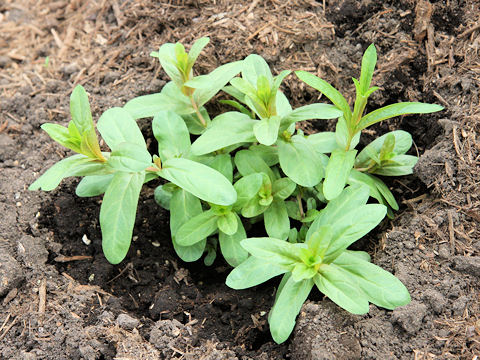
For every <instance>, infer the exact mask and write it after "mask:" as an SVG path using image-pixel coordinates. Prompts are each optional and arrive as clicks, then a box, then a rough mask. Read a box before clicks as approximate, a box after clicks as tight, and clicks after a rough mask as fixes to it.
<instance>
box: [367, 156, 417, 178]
mask: <svg viewBox="0 0 480 360" xmlns="http://www.w3.org/2000/svg"><path fill="white" fill-rule="evenodd" d="M417 161H418V158H417V157H416V156H412V155H397V156H395V157H393V158H392V159H391V160H389V161H386V162H382V166H381V167H378V168H375V169H374V170H372V173H374V174H378V175H383V176H401V175H409V174H412V173H413V167H414V166H415V164H416V163H417Z"/></svg>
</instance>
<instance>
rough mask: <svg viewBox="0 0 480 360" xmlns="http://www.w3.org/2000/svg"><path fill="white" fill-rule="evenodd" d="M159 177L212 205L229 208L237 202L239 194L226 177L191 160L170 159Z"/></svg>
mask: <svg viewBox="0 0 480 360" xmlns="http://www.w3.org/2000/svg"><path fill="white" fill-rule="evenodd" d="M158 175H160V176H161V177H162V178H164V179H166V180H168V181H170V182H172V183H174V184H175V185H177V186H179V187H181V188H182V189H185V190H187V191H188V192H190V193H192V194H193V195H195V196H196V197H198V198H200V199H202V200H204V201H207V202H210V203H214V204H218V205H224V206H228V205H232V204H234V203H235V201H236V200H237V193H236V192H235V189H234V188H233V186H232V184H231V183H230V182H229V181H228V179H227V178H226V177H225V176H223V175H222V174H220V173H219V172H218V171H216V170H213V169H212V168H210V167H208V166H206V165H203V164H199V163H197V162H194V161H191V160H187V159H181V158H178V159H169V160H167V161H165V162H164V163H163V168H162V170H161V171H159V172H158Z"/></svg>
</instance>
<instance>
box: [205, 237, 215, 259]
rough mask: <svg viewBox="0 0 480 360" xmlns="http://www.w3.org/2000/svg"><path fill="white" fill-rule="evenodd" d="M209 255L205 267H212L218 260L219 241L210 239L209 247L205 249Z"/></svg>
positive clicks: (206, 257)
mask: <svg viewBox="0 0 480 360" xmlns="http://www.w3.org/2000/svg"><path fill="white" fill-rule="evenodd" d="M205 250H206V252H207V255H206V256H205V258H204V259H203V263H204V264H205V266H212V265H213V262H214V261H215V259H216V258H217V239H212V238H210V239H208V241H207V246H206V247H205Z"/></svg>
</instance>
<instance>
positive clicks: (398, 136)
mask: <svg viewBox="0 0 480 360" xmlns="http://www.w3.org/2000/svg"><path fill="white" fill-rule="evenodd" d="M388 135H393V136H394V137H395V146H394V148H393V152H394V153H395V154H397V155H400V154H405V153H406V152H407V151H408V150H409V149H410V147H411V146H412V135H410V134H409V133H408V132H406V131H403V130H396V131H392V132H389V133H387V134H385V135H382V136H380V137H379V138H377V139H375V140H373V141H372V142H371V143H370V144H368V145H367V146H366V147H365V148H364V149H363V150H362V151H360V152H359V153H358V155H357V158H356V159H355V166H356V167H364V166H365V165H366V164H367V163H368V162H369V160H370V156H369V155H368V149H371V150H373V152H375V153H380V151H381V149H382V146H383V143H384V142H385V140H386V138H387V136H388Z"/></svg>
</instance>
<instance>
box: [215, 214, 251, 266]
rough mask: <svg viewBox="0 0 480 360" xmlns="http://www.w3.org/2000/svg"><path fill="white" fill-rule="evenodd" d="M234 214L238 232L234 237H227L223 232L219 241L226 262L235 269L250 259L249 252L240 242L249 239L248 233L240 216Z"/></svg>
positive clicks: (220, 233)
mask: <svg viewBox="0 0 480 360" xmlns="http://www.w3.org/2000/svg"><path fill="white" fill-rule="evenodd" d="M232 214H234V216H235V217H236V220H237V223H238V227H237V231H236V232H235V233H234V234H232V235H227V234H225V233H224V232H223V231H220V232H219V235H218V240H219V242H220V249H221V250H222V255H223V257H224V258H225V260H226V262H227V263H228V264H229V265H230V266H233V267H235V266H238V265H240V264H241V263H242V262H243V261H245V260H246V259H247V258H248V252H247V251H246V250H245V249H244V248H243V247H242V246H241V245H240V242H241V241H242V240H244V239H246V238H247V233H246V232H245V229H244V227H243V224H242V221H241V220H240V218H239V217H238V215H237V214H235V213H232Z"/></svg>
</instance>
